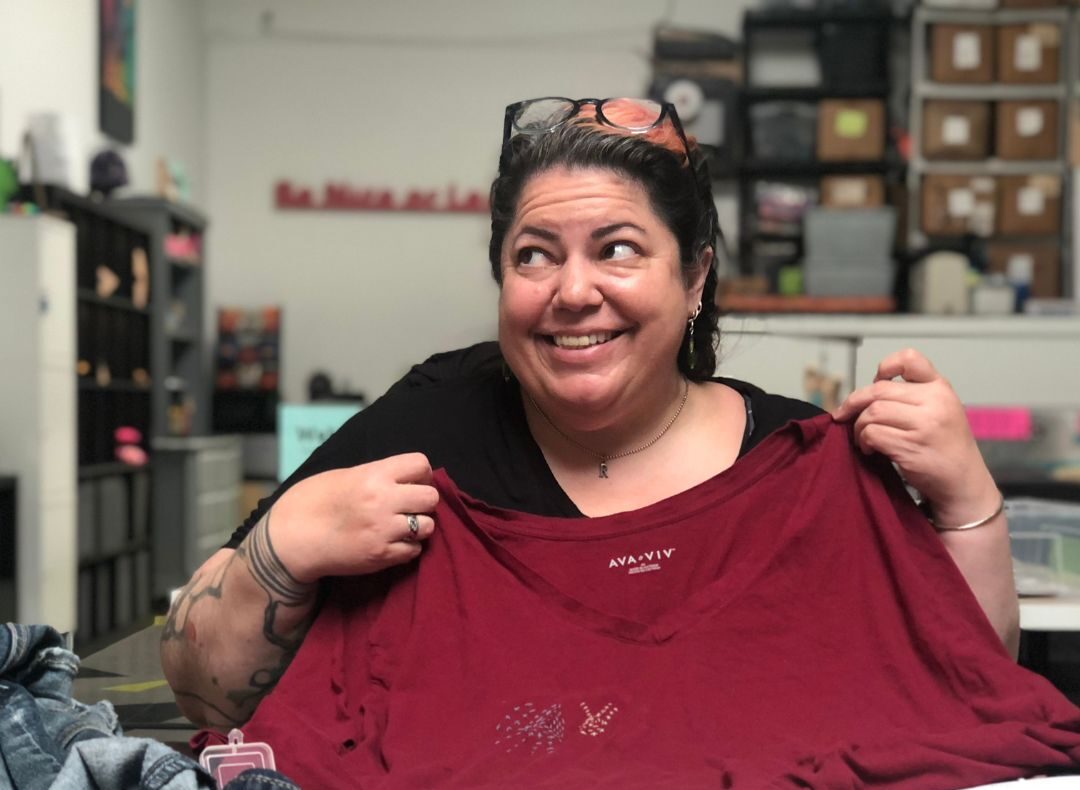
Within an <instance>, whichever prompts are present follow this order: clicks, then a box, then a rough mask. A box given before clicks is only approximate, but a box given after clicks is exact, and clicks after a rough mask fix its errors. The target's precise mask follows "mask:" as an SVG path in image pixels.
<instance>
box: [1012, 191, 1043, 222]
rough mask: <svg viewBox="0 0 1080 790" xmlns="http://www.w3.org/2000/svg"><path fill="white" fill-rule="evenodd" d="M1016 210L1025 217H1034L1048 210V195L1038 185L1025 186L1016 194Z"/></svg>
mask: <svg viewBox="0 0 1080 790" xmlns="http://www.w3.org/2000/svg"><path fill="white" fill-rule="evenodd" d="M1016 210H1017V211H1019V212H1020V213H1021V214H1023V215H1024V216H1025V217H1034V216H1038V215H1039V214H1042V213H1043V212H1044V211H1046V196H1045V195H1043V191H1042V190H1041V189H1039V188H1038V187H1024V188H1023V189H1021V190H1020V191H1019V192H1018V193H1017V194H1016Z"/></svg>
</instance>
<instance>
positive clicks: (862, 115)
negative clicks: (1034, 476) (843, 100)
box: [833, 110, 870, 139]
mask: <svg viewBox="0 0 1080 790" xmlns="http://www.w3.org/2000/svg"><path fill="white" fill-rule="evenodd" d="M869 125H870V116H869V115H868V114H867V113H866V112H864V111H863V110H841V111H840V112H838V113H837V114H836V122H835V124H834V126H833V128H834V129H835V130H836V134H837V135H838V136H840V137H846V138H848V139H857V138H859V137H865V136H866V130H867V127H869Z"/></svg>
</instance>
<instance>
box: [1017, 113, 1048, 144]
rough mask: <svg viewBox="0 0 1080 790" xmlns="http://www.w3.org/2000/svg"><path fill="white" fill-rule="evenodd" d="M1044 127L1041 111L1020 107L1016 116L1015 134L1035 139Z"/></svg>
mask: <svg viewBox="0 0 1080 790" xmlns="http://www.w3.org/2000/svg"><path fill="white" fill-rule="evenodd" d="M1044 126H1045V124H1044V122H1043V111H1042V110H1041V109H1040V108H1038V107H1022V108H1021V109H1020V112H1018V113H1017V114H1016V133H1017V134H1018V135H1020V136H1021V137H1035V136H1036V135H1038V134H1041V133H1042V130H1043V127H1044Z"/></svg>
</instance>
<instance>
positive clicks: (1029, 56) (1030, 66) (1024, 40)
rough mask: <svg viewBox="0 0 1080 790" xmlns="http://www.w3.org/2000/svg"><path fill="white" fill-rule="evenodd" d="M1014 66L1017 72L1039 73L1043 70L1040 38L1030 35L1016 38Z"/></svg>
mask: <svg viewBox="0 0 1080 790" xmlns="http://www.w3.org/2000/svg"><path fill="white" fill-rule="evenodd" d="M1013 65H1014V66H1016V70H1017V71H1038V70H1039V69H1041V68H1042V41H1040V40H1039V37H1038V36H1035V35H1031V34H1030V33H1028V34H1025V35H1022V36H1018V37H1017V38H1016V45H1015V47H1014V48H1013Z"/></svg>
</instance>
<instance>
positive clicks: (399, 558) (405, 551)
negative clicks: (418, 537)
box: [382, 540, 424, 568]
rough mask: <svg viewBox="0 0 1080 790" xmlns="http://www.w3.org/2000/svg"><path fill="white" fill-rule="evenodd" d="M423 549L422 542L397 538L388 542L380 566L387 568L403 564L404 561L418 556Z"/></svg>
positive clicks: (410, 560) (409, 560)
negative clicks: (397, 539) (392, 541)
mask: <svg viewBox="0 0 1080 790" xmlns="http://www.w3.org/2000/svg"><path fill="white" fill-rule="evenodd" d="M423 550H424V546H423V544H422V543H417V542H416V541H412V540H399V541H396V542H394V543H390V544H388V545H387V547H386V551H385V553H384V554H383V557H382V563H383V564H382V567H384V568H388V567H390V566H391V565H404V564H405V563H406V562H412V561H413V560H415V559H416V558H417V557H419V556H420V554H421V552H423Z"/></svg>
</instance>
